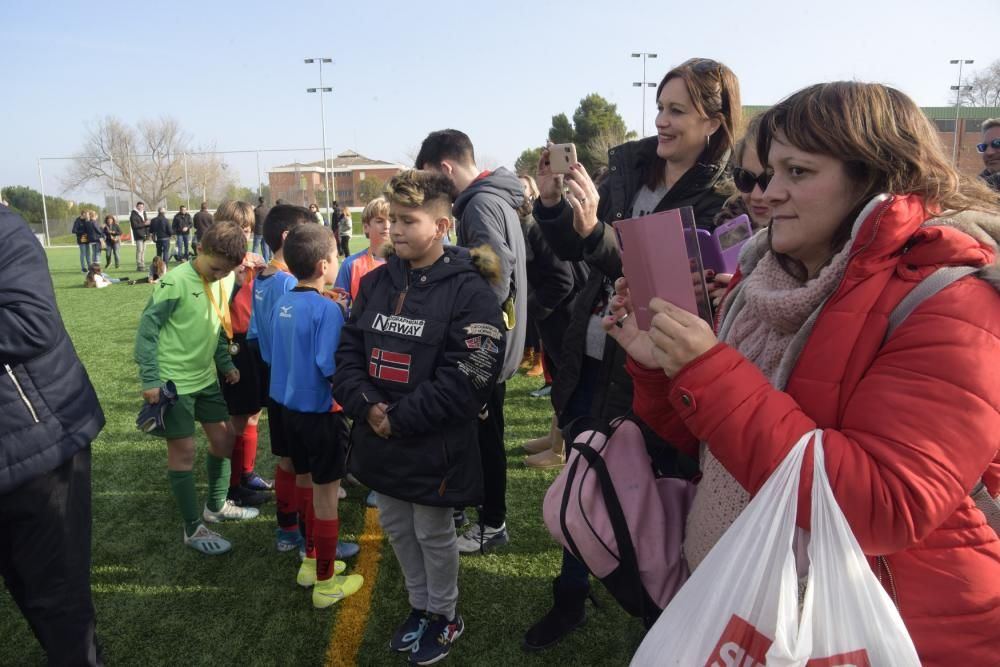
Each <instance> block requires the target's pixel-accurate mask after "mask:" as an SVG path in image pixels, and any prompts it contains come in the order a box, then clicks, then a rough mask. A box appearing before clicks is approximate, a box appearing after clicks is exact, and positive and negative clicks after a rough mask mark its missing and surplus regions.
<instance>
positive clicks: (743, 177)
mask: <svg viewBox="0 0 1000 667" xmlns="http://www.w3.org/2000/svg"><path fill="white" fill-rule="evenodd" d="M771 176H772V174H771V173H769V172H767V171H764V172H763V173H761V174H759V175H758V174H755V173H753V172H752V171H747V170H746V169H743V168H741V167H733V184H734V185H735V186H736V189H737V190H739V191H740V192H742V193H743V194H745V195H748V194H750V193H751V192H753V189H754V187H759V188H760V191H761V192H764V191H765V190H767V184H768V183H770V182H771Z"/></svg>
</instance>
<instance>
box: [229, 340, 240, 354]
mask: <svg viewBox="0 0 1000 667" xmlns="http://www.w3.org/2000/svg"><path fill="white" fill-rule="evenodd" d="M239 353H240V344H239V343H237V342H236V341H232V340H231V341H229V354H230V355H232V356H234V357H235V356H236V355H237V354H239Z"/></svg>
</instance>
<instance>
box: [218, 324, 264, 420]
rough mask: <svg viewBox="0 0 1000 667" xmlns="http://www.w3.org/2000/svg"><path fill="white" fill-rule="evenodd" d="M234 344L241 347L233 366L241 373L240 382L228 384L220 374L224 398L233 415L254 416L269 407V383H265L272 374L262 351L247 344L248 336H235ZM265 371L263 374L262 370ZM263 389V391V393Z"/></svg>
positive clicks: (234, 357)
mask: <svg viewBox="0 0 1000 667" xmlns="http://www.w3.org/2000/svg"><path fill="white" fill-rule="evenodd" d="M233 340H234V342H235V343H236V344H237V345H239V346H240V351H239V352H237V353H236V354H235V355H234V356H233V364H235V366H236V370H238V371H239V372H240V381H239V382H237V383H236V384H227V383H226V381H225V379H224V378H223V376H222V374H221V373H220V374H219V385H220V386H221V387H222V396H223V398H225V399H226V405H227V406H229V414H231V415H253V414H257V413H258V412H260V409H261V408H262V407H264V406H265V405H267V389H268V387H267V383H266V382H265V381H264V380H265V379H266V378H267V376H268V375H270V373H267V372H266V370H267V366H265V365H264V361H263V360H262V359H261V358H260V350H259V349H258V348H257V346H256V345H254V346H253V347H251V346H250V345H249V344H248V343H247V337H246V334H239V333H238V334H234V335H233ZM262 368H263V369H264V371H263V372H262V370H261V369H262ZM262 389H263V391H262Z"/></svg>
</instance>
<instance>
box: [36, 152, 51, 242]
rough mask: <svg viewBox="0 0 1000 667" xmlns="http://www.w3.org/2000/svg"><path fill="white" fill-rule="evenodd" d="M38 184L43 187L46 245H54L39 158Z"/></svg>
mask: <svg viewBox="0 0 1000 667" xmlns="http://www.w3.org/2000/svg"><path fill="white" fill-rule="evenodd" d="M38 184H39V185H40V186H41V188H42V218H43V219H44V220H45V245H46V246H49V245H52V239H51V238H50V237H49V208H48V207H47V206H46V205H45V179H44V178H42V161H41V159H39V160H38Z"/></svg>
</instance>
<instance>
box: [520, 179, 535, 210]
mask: <svg viewBox="0 0 1000 667" xmlns="http://www.w3.org/2000/svg"><path fill="white" fill-rule="evenodd" d="M517 180H519V181H527V182H528V187H527V194H526V195H525V197H524V201H523V202H521V205H520V206H518V208H517V215H518V216H520V217H522V218H526V217H528V216H529V215H531V209H533V208H534V207H535V200H536V199H538V184H537V183H535V179H534V177H533V176H530V175H529V174H523V175H521V176H518V177H517Z"/></svg>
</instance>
